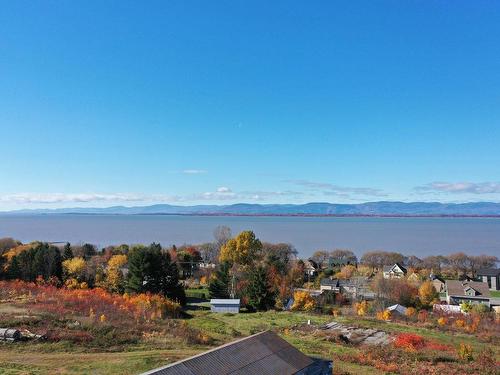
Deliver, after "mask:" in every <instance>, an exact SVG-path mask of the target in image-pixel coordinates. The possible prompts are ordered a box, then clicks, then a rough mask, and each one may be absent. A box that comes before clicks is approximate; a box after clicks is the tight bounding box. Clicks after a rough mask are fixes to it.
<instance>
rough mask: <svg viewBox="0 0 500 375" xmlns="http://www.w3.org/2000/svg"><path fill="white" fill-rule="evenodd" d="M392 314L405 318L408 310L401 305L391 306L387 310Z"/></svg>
mask: <svg viewBox="0 0 500 375" xmlns="http://www.w3.org/2000/svg"><path fill="white" fill-rule="evenodd" d="M387 310H389V311H390V312H391V313H392V314H396V315H400V316H405V315H406V310H408V309H407V308H406V307H405V306H403V305H399V304H396V305H392V306H389V307H388V308H387Z"/></svg>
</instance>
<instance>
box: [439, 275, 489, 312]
mask: <svg viewBox="0 0 500 375" xmlns="http://www.w3.org/2000/svg"><path fill="white" fill-rule="evenodd" d="M445 291H446V301H447V302H448V304H450V305H458V304H460V303H462V302H466V301H468V302H472V303H484V304H486V305H488V306H489V305H490V290H489V288H488V284H487V283H483V282H478V281H460V280H446V286H445Z"/></svg>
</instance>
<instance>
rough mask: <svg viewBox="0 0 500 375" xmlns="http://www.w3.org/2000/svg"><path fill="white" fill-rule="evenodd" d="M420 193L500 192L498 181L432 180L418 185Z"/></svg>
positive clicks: (417, 188)
mask: <svg viewBox="0 0 500 375" xmlns="http://www.w3.org/2000/svg"><path fill="white" fill-rule="evenodd" d="M415 190H416V191H417V192H419V193H432V192H435V193H448V194H498V193H500V183H498V182H431V183H429V184H427V185H423V186H417V187H416V188H415Z"/></svg>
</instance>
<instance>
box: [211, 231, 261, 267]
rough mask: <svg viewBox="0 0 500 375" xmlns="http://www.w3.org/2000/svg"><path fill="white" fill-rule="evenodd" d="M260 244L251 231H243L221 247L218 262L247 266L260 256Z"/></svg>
mask: <svg viewBox="0 0 500 375" xmlns="http://www.w3.org/2000/svg"><path fill="white" fill-rule="evenodd" d="M261 250H262V243H261V242H260V241H259V239H257V238H255V233H254V232H252V231H243V232H241V233H240V234H238V235H237V236H236V237H235V238H232V239H230V240H229V241H227V243H226V244H225V245H223V246H222V248H221V251H220V256H219V261H220V262H221V263H222V262H230V263H235V264H239V265H249V264H251V263H253V262H254V261H255V259H256V258H257V257H258V256H260V253H261Z"/></svg>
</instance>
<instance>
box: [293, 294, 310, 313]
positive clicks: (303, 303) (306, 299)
mask: <svg viewBox="0 0 500 375" xmlns="http://www.w3.org/2000/svg"><path fill="white" fill-rule="evenodd" d="M315 305H316V302H315V301H314V298H313V297H312V296H311V294H309V293H308V292H306V291H300V290H298V291H296V292H295V293H293V304H292V310H304V311H311V310H312V309H314V307H315Z"/></svg>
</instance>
